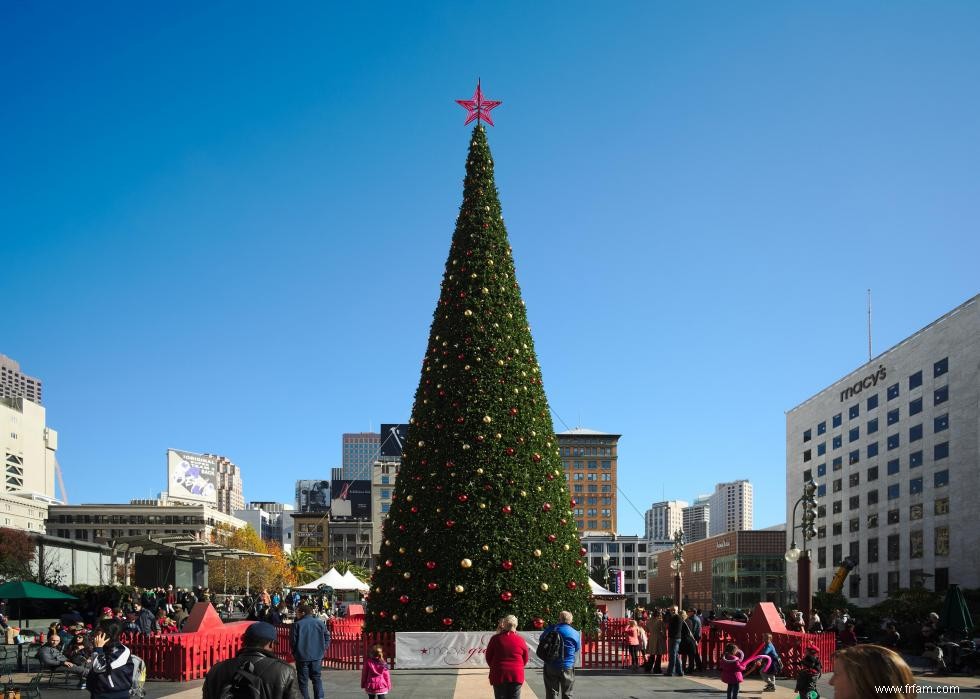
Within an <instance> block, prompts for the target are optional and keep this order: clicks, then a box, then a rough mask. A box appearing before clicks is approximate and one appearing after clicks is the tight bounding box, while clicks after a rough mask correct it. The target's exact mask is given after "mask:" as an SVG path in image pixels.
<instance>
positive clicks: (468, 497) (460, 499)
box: [456, 493, 470, 502]
mask: <svg viewBox="0 0 980 699" xmlns="http://www.w3.org/2000/svg"><path fill="white" fill-rule="evenodd" d="M456 499H457V500H459V501H460V502H466V501H467V500H469V499H470V496H469V495H467V494H466V493H463V494H462V495H457V496H456Z"/></svg>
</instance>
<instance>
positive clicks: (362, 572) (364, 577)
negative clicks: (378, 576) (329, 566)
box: [333, 561, 371, 582]
mask: <svg viewBox="0 0 980 699" xmlns="http://www.w3.org/2000/svg"><path fill="white" fill-rule="evenodd" d="M333 567H334V568H336V569H337V572H338V573H340V574H341V575H346V574H347V571H350V572H351V573H352V574H353V576H354V577H355V578H357V579H358V580H360V581H361V582H367V581H368V580H370V579H371V571H370V570H368V569H367V568H365V567H364V566H359V565H357V564H356V563H352V562H351V561H337V562H335V563H334V564H333Z"/></svg>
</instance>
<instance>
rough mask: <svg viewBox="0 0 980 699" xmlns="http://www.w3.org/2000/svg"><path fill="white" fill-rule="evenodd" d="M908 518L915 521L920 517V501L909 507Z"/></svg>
mask: <svg viewBox="0 0 980 699" xmlns="http://www.w3.org/2000/svg"><path fill="white" fill-rule="evenodd" d="M909 519H910V520H912V521H915V520H917V519H922V503H921V502H917V503H915V504H914V505H912V506H910V507H909Z"/></svg>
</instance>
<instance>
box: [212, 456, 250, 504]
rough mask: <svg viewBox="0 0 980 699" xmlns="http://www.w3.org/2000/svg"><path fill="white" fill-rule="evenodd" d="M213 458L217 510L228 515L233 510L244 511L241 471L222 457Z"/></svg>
mask: <svg viewBox="0 0 980 699" xmlns="http://www.w3.org/2000/svg"><path fill="white" fill-rule="evenodd" d="M206 456H210V455H206ZM214 458H215V459H216V463H215V476H216V478H217V483H216V486H217V490H218V493H217V496H218V497H217V506H218V510H219V511H221V512H224V513H225V514H226V515H230V514H232V513H233V512H234V511H235V510H243V509H245V495H244V494H243V493H242V470H241V469H240V468H238V466H236V465H235V464H233V463H232V462H231V460H229V459H228V458H226V457H224V456H218V455H214Z"/></svg>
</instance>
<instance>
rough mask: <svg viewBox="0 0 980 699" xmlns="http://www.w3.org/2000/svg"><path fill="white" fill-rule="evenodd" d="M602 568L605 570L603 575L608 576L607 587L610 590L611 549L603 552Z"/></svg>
mask: <svg viewBox="0 0 980 699" xmlns="http://www.w3.org/2000/svg"><path fill="white" fill-rule="evenodd" d="M602 570H603V575H605V576H606V579H605V581H604V582H605V588H606V589H607V590H608V589H609V579H610V578H609V551H605V552H604V553H603V554H602Z"/></svg>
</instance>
